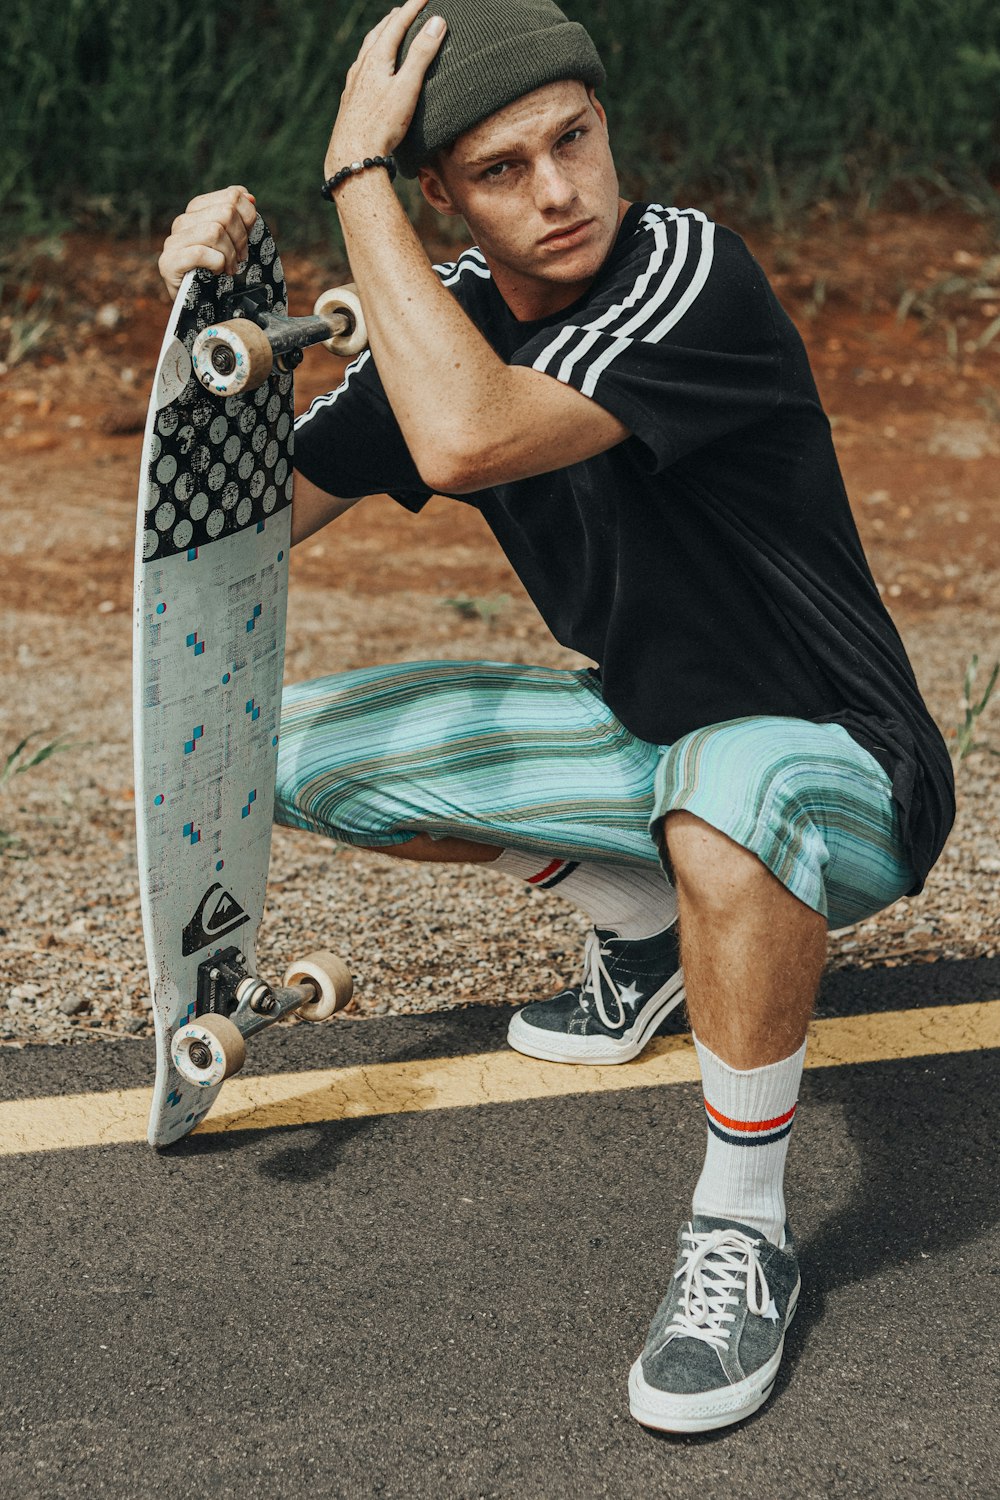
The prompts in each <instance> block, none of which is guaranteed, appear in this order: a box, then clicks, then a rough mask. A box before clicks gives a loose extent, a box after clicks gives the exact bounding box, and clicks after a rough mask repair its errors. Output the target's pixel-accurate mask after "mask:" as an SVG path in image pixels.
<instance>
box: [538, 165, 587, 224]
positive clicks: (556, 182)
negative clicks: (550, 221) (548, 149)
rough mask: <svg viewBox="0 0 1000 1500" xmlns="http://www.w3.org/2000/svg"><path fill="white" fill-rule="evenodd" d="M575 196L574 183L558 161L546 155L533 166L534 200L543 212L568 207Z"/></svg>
mask: <svg viewBox="0 0 1000 1500" xmlns="http://www.w3.org/2000/svg"><path fill="white" fill-rule="evenodd" d="M576 196H577V188H576V184H575V183H574V182H572V181H571V180H570V178H569V177H567V175H566V173H565V172H564V171H563V169H562V168H561V167H560V166H559V164H558V162H555V161H553V160H552V158H551V157H546V158H545V159H544V160H543V161H541V162H539V163H538V164H537V165H536V167H535V202H536V204H537V205H538V208H539V209H540V210H541V211H542V212H543V213H544V212H548V213H551V212H552V211H553V210H558V209H566V208H569V206H570V204H571V203H572V202H573V200H574V199H575V198H576Z"/></svg>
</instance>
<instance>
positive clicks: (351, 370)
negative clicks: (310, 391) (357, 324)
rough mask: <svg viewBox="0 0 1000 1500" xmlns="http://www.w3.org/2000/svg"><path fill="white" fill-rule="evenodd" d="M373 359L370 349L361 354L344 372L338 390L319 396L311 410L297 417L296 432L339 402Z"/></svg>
mask: <svg viewBox="0 0 1000 1500" xmlns="http://www.w3.org/2000/svg"><path fill="white" fill-rule="evenodd" d="M371 357H372V352H371V350H370V349H366V350H365V351H364V353H363V354H359V355H358V357H357V359H356V360H354V362H353V363H352V364H349V365H348V366H347V369H346V371H345V372H344V378H343V380H342V381H341V382H340V384H339V385H338V386H337V388H336V390H333V391H327V393H326V395H325V396H317V397H316V399H315V401H314V402H313V403H312V405H311V406H310V408H309V410H308V411H306V412H303V413H302V415H301V416H300V417H296V419H295V431H296V432H298V430H299V428H300V427H304V426H305V424H306V423H307V422H311V421H312V419H313V417H314V416H315V415H316V413H317V412H320V411H324V410H325V409H326V408H327V407H330V406H332V405H333V403H334V402H335V401H336V400H338V399H339V397H341V396H342V395H343V394H344V392H345V391H346V390H347V387H348V386H349V385H350V383H351V378H352V376H354V375H356V374H357V373H358V371H359V370H363V369H364V367H365V365H366V364H367V363H368V361H369V360H370V359H371Z"/></svg>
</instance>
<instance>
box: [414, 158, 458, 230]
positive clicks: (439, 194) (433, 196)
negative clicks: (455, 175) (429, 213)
mask: <svg viewBox="0 0 1000 1500" xmlns="http://www.w3.org/2000/svg"><path fill="white" fill-rule="evenodd" d="M417 181H418V183H419V184H420V191H421V192H422V193H423V195H424V197H425V198H426V199H427V202H428V203H429V204H430V206H431V208H433V209H434V211H435V212H436V213H439V214H444V215H445V217H446V218H451V219H453V218H457V217H458V216H459V210H458V209H457V208H456V207H455V204H454V202H453V201H452V197H451V194H450V193H449V192H448V189H447V188H446V187H445V185H444V182H443V181H442V179H441V176H440V174H439V173H438V172H437V171H436V170H435V168H434V167H433V166H429V167H419V168H418V169H417Z"/></svg>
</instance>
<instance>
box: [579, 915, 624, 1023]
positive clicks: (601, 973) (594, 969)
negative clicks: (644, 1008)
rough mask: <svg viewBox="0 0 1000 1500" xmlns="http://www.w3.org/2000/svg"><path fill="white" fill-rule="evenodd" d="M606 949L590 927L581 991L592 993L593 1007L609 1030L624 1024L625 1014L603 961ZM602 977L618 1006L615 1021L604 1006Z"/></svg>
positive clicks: (616, 988) (620, 998) (585, 950)
mask: <svg viewBox="0 0 1000 1500" xmlns="http://www.w3.org/2000/svg"><path fill="white" fill-rule="evenodd" d="M608 951H609V950H608V949H607V948H602V947H601V940H600V938H599V937H598V935H597V932H596V931H595V929H593V928H591V930H590V932H588V933H587V943H586V946H585V948H584V950H583V965H584V971H585V973H586V976H587V977H586V979H585V981H584V985H583V992H584V994H585V995H593V997H594V1009H595V1010H596V1011H597V1014H598V1016H599V1017H600V1019H601V1020H602V1021H603V1022H604V1024H605V1026H607V1027H608V1029H609V1030H610V1031H614V1030H615V1029H616V1028H617V1027H619V1026H624V1024H625V1020H626V1016H625V1005H624V1003H623V1001H622V997H621V994H620V992H619V989H618V986H617V985H616V984H615V982H614V980H613V979H612V978H611V975H610V974H609V973H608V970H607V965H606V964H605V962H604V955H605V953H607V952H608ZM602 979H603V980H604V983H605V984H606V985H607V987H608V989H609V990H610V991H611V994H612V996H613V997H614V1002H615V1004H616V1005H617V1007H618V1019H617V1020H616V1021H612V1019H611V1017H610V1016H609V1015H608V1013H607V1011H606V1010H605V1008H604V990H603V987H602V985H601V980H602Z"/></svg>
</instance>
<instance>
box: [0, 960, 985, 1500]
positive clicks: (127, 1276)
mask: <svg viewBox="0 0 1000 1500" xmlns="http://www.w3.org/2000/svg"><path fill="white" fill-rule="evenodd" d="M997 998H1000V962H997V961H988V960H983V961H981V962H979V963H971V964H950V963H941V964H936V965H931V966H919V967H915V968H912V969H905V970H904V969H896V970H890V971H884V972H868V973H860V974H855V975H850V974H844V975H840V976H836V975H835V976H832V977H831V979H830V981H828V983H827V985H826V987H825V989H824V994H823V998H822V1004H821V1014H824V1015H827V1016H834V1015H848V1014H863V1013H867V1012H872V1011H878V1010H896V1009H906V1008H910V1007H914V1006H931V1005H941V1004H951V1003H955V1004H958V1003H963V1002H968V1001H971V1000H993V999H997ZM507 1015H508V1013H507V1012H504V1011H500V1010H496V1009H483V1010H474V1011H467V1012H463V1013H453V1014H444V1015H441V1016H439V1017H430V1018H424V1017H421V1018H398V1019H386V1020H379V1021H366V1022H353V1023H350V1022H344V1021H339V1022H333V1023H330V1024H329V1025H327V1026H322V1027H311V1028H306V1027H298V1028H294V1029H290V1030H285V1029H280V1030H279V1031H278V1032H276V1033H271V1034H270V1035H269V1036H266V1037H264V1038H261V1039H259V1041H258V1043H257V1045H256V1046H255V1047H254V1049H253V1052H252V1056H251V1062H250V1064H249V1066H250V1067H252V1068H253V1069H254V1070H255V1071H257V1072H280V1071H282V1070H286V1069H287V1070H296V1069H302V1068H313V1067H315V1068H329V1067H338V1066H345V1065H348V1064H358V1063H362V1062H371V1061H392V1060H396V1059H400V1058H406V1057H451V1056H461V1055H464V1054H466V1053H479V1052H484V1051H489V1050H491V1049H494V1048H499V1047H502V1046H503V1036H504V1031H505V1028H506V1022H507ZM996 1063H997V1054H996V1052H990V1051H986V1052H983V1051H978V1052H977V1051H972V1052H968V1051H967V1052H962V1053H957V1054H952V1055H948V1056H938V1057H929V1058H921V1059H919V1060H917V1061H910V1062H899V1061H893V1060H891V1059H890V1060H886V1061H884V1062H879V1063H873V1064H868V1065H865V1066H855V1067H843V1068H837V1067H834V1068H824V1069H821V1070H815V1071H812V1072H807V1073H806V1076H805V1079H804V1082H803V1089H802V1096H801V1098H802V1103H801V1107H800V1110H799V1114H798V1117H797V1123H796V1129H795V1138H794V1140H793V1146H792V1152H791V1157H790V1163H789V1171H788V1179H787V1189H788V1198H789V1204H790V1209H791V1213H792V1218H793V1222H794V1224H795V1227H796V1232H797V1235H798V1237H799V1240H800V1242H801V1264H802V1276H803V1296H802V1300H801V1302H800V1312H799V1315H798V1317H797V1319H796V1321H795V1323H794V1324H793V1326H792V1330H791V1332H790V1334H789V1337H788V1341H787V1344H786V1355H785V1362H784V1365H783V1367H782V1371H781V1374H780V1376H779V1380H778V1385H777V1389H776V1393H775V1395H774V1397H773V1398H772V1400H771V1401H770V1402H769V1403H768V1404H767V1405H766V1406H765V1407H764V1408H763V1410H762V1411H761V1412H760V1413H759V1414H758V1415H757V1416H756V1417H754V1418H751V1419H750V1420H749V1421H748V1422H746V1423H744V1424H743V1425H742V1426H740V1427H738V1428H734V1429H730V1430H729V1431H728V1432H725V1433H721V1434H715V1435H708V1436H704V1437H696V1438H689V1439H674V1438H668V1437H659V1436H655V1435H653V1434H651V1433H649V1432H647V1431H645V1430H644V1429H642V1428H640V1427H638V1426H637V1425H636V1424H635V1423H634V1422H633V1421H632V1419H631V1418H630V1417H629V1414H628V1405H627V1397H626V1388H625V1383H626V1376H627V1371H628V1367H629V1364H630V1363H631V1360H632V1358H633V1357H634V1354H635V1352H636V1351H637V1349H638V1347H639V1346H640V1344H641V1343H642V1340H643V1337H644V1335H645V1330H646V1326H647V1324H648V1320H649V1318H650V1316H651V1314H652V1312H653V1309H654V1307H655V1305H656V1303H657V1301H658V1300H659V1297H660V1296H661V1294H662V1291H663V1289H664V1286H665V1282H666V1278H667V1276H668V1274H669V1272H670V1269H671V1266H672V1261H673V1244H674V1236H675V1232H676V1228H677V1224H678V1222H679V1220H680V1218H681V1217H682V1216H683V1214H684V1213H685V1212H686V1207H687V1203H688V1201H689V1197H690V1191H691V1186H692V1184H693V1182H694V1180H695V1178H696V1176H697V1172H698V1170H699V1167H700V1158H701V1154H702V1150H703V1143H704V1124H703V1115H702V1113H701V1110H700V1105H699V1099H698V1090H697V1088H696V1086H695V1085H686V1084H684V1085H676V1086H672V1087H669V1088H659V1089H644V1088H641V1089H630V1090H625V1091H623V1092H621V1093H620V1094H619V1093H604V1094H598V1095H588V1096H585V1097H569V1098H559V1099H550V1100H530V1101H527V1102H521V1103H517V1104H495V1105H493V1104H491V1105H486V1106H479V1107H475V1108H458V1109H448V1110H436V1111H428V1112H425V1113H413V1114H405V1115H382V1116H378V1117H371V1118H366V1119H361V1120H351V1121H333V1122H329V1123H323V1124H320V1125H309V1126H305V1127H298V1128H294V1129H291V1128H289V1129H274V1130H269V1131H266V1132H262V1131H257V1132H253V1131H248V1132H244V1133H239V1132H236V1133H228V1134H219V1135H205V1136H202V1137H200V1138H199V1137H197V1136H195V1137H193V1138H191V1139H189V1140H188V1141H186V1142H184V1143H182V1144H180V1145H179V1146H177V1147H174V1148H172V1149H171V1150H169V1151H168V1152H165V1153H161V1154H157V1153H154V1152H152V1151H151V1150H150V1149H149V1148H148V1147H146V1146H144V1145H126V1146H114V1147H104V1148H100V1149H81V1150H71V1151H66V1150H63V1151H49V1152H44V1153H41V1152H39V1153H36V1154H33V1155H19V1156H10V1157H6V1158H4V1159H2V1160H0V1177H2V1193H3V1197H2V1223H0V1247H2V1259H0V1274H2V1278H3V1284H2V1293H3V1298H2V1311H0V1494H2V1495H3V1496H4V1497H10V1500H32V1497H36V1496H37V1497H39V1500H41V1497H45V1500H49V1497H60V1500H61V1497H63V1496H66V1497H69V1496H73V1497H76V1496H80V1497H83V1496H87V1497H93V1496H115V1497H123V1500H131V1497H143V1500H144V1497H147V1496H149V1497H154V1496H156V1497H182V1500H183V1497H188V1496H192V1497H193V1496H213V1497H214V1496H226V1497H229V1496H232V1497H240V1500H256V1497H258V1496H261V1497H264V1496H267V1497H275V1496H277V1497H285V1496H287V1497H295V1500H298V1497H303V1500H304V1497H306V1496H312V1495H319V1496H324V1497H325V1496H331V1497H334V1496H335V1497H340V1496H343V1497H350V1500H353V1497H356V1496H357V1497H365V1496H383V1497H393V1500H397V1497H398V1500H404V1497H405V1500H417V1497H424V1496H427V1497H431V1496H433V1497H435V1500H475V1497H480V1496H488V1497H493V1496H503V1497H515V1496H516V1497H529V1500H530V1497H545V1500H549V1497H552V1500H557V1497H563V1496H566V1497H573V1500H589V1497H591V1496H614V1497H622V1500H624V1497H629V1500H632V1497H647V1496H648V1497H659V1496H664V1497H666V1496H673V1495H686V1494H690V1495H697V1496H698V1497H699V1500H715V1497H718V1500H734V1497H736V1496H740V1497H749V1500H757V1497H761V1500H765V1497H766V1500H772V1497H778V1500H784V1497H789V1500H791V1497H795V1500H798V1497H812V1496H817V1497H818V1496H824V1497H826V1496H844V1497H848V1496H849V1497H852V1500H854V1497H866V1496H873V1497H875V1496H877V1497H879V1500H883V1497H897V1496H898V1497H901V1500H903V1497H911V1496H916V1495H919V1496H941V1497H951V1496H964V1495H973V1496H977V1497H989V1496H996V1495H1000V1462H998V1461H1000V1438H998V1435H997V1417H996V1411H997V1395H998V1380H997V1377H998V1354H997V1335H996V1317H995V1309H996V1306H997V1297H998V1292H1000V1281H998V1277H1000V1268H998V1258H997V1254H996V1246H997V1229H996V1224H997V1218H998V1213H1000V1194H998V1177H1000V1170H998V1165H997V1149H996V1148H997V1140H998V1136H1000V1131H998V1126H1000V1103H998V1096H997V1086H996ZM151 1073H152V1057H151V1048H150V1047H149V1046H148V1045H147V1044H145V1043H120V1044H119V1043H116V1044H107V1045H100V1044H95V1045H92V1046H87V1047H78V1048H72V1049H70V1048H44V1049H27V1050H25V1051H24V1052H15V1051H4V1052H0V1100H10V1099H14V1098H33V1097H39V1096H43V1095H51V1094H58V1093H60V1092H66V1091H72V1092H74V1093H79V1092H81V1091H82V1090H90V1089H93V1090H95V1091H106V1090H110V1089H114V1088H122V1087H135V1086H142V1085H144V1084H146V1083H148V1082H149V1080H150V1078H151Z"/></svg>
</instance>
